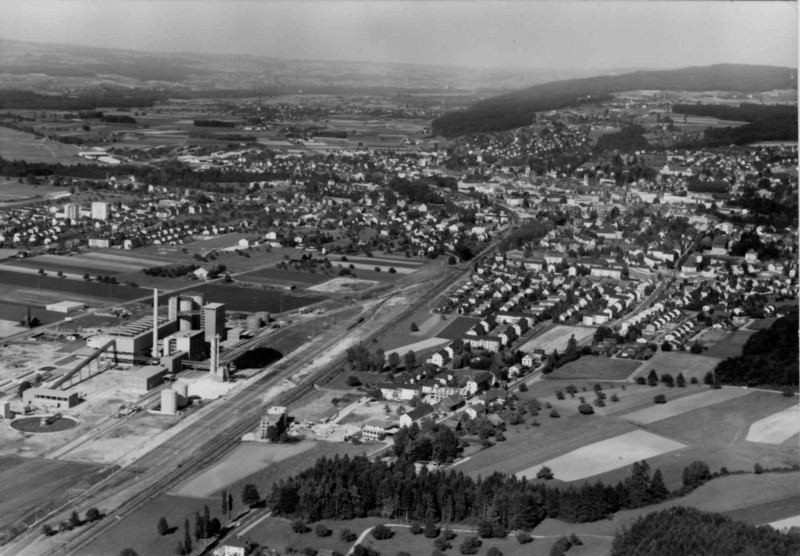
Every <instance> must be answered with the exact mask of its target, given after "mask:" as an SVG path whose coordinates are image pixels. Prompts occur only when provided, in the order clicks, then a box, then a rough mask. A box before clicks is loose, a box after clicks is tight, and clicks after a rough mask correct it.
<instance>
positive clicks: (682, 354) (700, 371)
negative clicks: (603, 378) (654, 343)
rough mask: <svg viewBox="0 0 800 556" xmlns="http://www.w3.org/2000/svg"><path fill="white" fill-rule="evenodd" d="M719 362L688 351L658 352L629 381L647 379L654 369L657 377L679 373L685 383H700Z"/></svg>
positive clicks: (674, 375)
mask: <svg viewBox="0 0 800 556" xmlns="http://www.w3.org/2000/svg"><path fill="white" fill-rule="evenodd" d="M720 361H721V359H718V358H716V357H707V356H705V355H695V354H693V353H689V352H688V351H661V350H659V351H658V353H656V354H655V355H654V356H653V357H651V358H650V359H649V360H648V361H647V362H645V364H644V365H642V366H641V367H639V369H638V370H637V371H636V372H634V373H633V374H632V375H631V377H630V380H634V379H635V378H636V377H639V376H643V377H647V375H648V374H649V373H650V370H651V369H655V371H656V374H657V375H658V376H659V377H661V375H662V374H664V373H669V374H671V375H672V376H673V377H677V376H678V374H679V373H683V377H684V378H685V379H686V382H689V381H690V380H691V379H693V378H696V379H697V380H698V381H700V382H701V383H702V382H703V377H705V375H706V373H707V372H709V371H713V370H714V369H715V368H716V367H717V364H718V363H719V362H720Z"/></svg>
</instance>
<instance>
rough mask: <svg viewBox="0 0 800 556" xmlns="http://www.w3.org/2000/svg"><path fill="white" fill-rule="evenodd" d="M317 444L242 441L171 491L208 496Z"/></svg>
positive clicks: (184, 494)
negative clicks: (221, 457)
mask: <svg viewBox="0 0 800 556" xmlns="http://www.w3.org/2000/svg"><path fill="white" fill-rule="evenodd" d="M314 446H316V442H299V443H297V444H268V443H257V442H248V443H243V444H241V445H239V446H238V447H237V448H236V449H235V450H233V451H232V452H231V453H229V454H228V455H226V456H225V457H224V458H223V459H221V460H219V461H218V462H216V463H215V464H214V465H212V466H211V467H209V468H208V469H204V470H203V471H201V472H200V473H198V474H196V475H195V476H194V477H192V478H190V479H189V480H188V481H185V482H184V483H182V484H180V485H178V487H177V488H176V489H175V490H174V491H173V492H171V493H170V494H175V495H177V496H190V497H193V498H205V497H208V496H210V495H211V494H213V493H214V492H216V491H218V490H221V489H223V488H225V487H227V486H228V485H230V484H232V483H234V482H236V481H237V480H240V479H243V478H245V477H248V476H250V475H252V474H253V473H257V472H259V471H261V470H263V469H265V468H266V467H268V466H269V465H271V464H273V463H277V462H280V461H283V460H285V459H287V458H290V457H292V456H295V455H298V454H302V453H303V452H305V451H307V450H310V449H312V448H314Z"/></svg>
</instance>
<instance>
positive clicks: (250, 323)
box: [247, 315, 261, 330]
mask: <svg viewBox="0 0 800 556" xmlns="http://www.w3.org/2000/svg"><path fill="white" fill-rule="evenodd" d="M259 328H261V317H260V316H258V315H252V316H249V317H247V329H248V330H258V329H259Z"/></svg>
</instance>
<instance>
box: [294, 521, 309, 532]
mask: <svg viewBox="0 0 800 556" xmlns="http://www.w3.org/2000/svg"><path fill="white" fill-rule="evenodd" d="M292 531H294V532H295V533H299V534H301V535H302V534H303V533H308V532H309V531H311V527H309V526H308V525H306V522H305V521H303V520H302V519H295V520H294V521H292Z"/></svg>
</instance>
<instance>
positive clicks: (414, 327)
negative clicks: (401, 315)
mask: <svg viewBox="0 0 800 556" xmlns="http://www.w3.org/2000/svg"><path fill="white" fill-rule="evenodd" d="M411 332H419V326H417V323H416V322H412V323H411Z"/></svg>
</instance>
